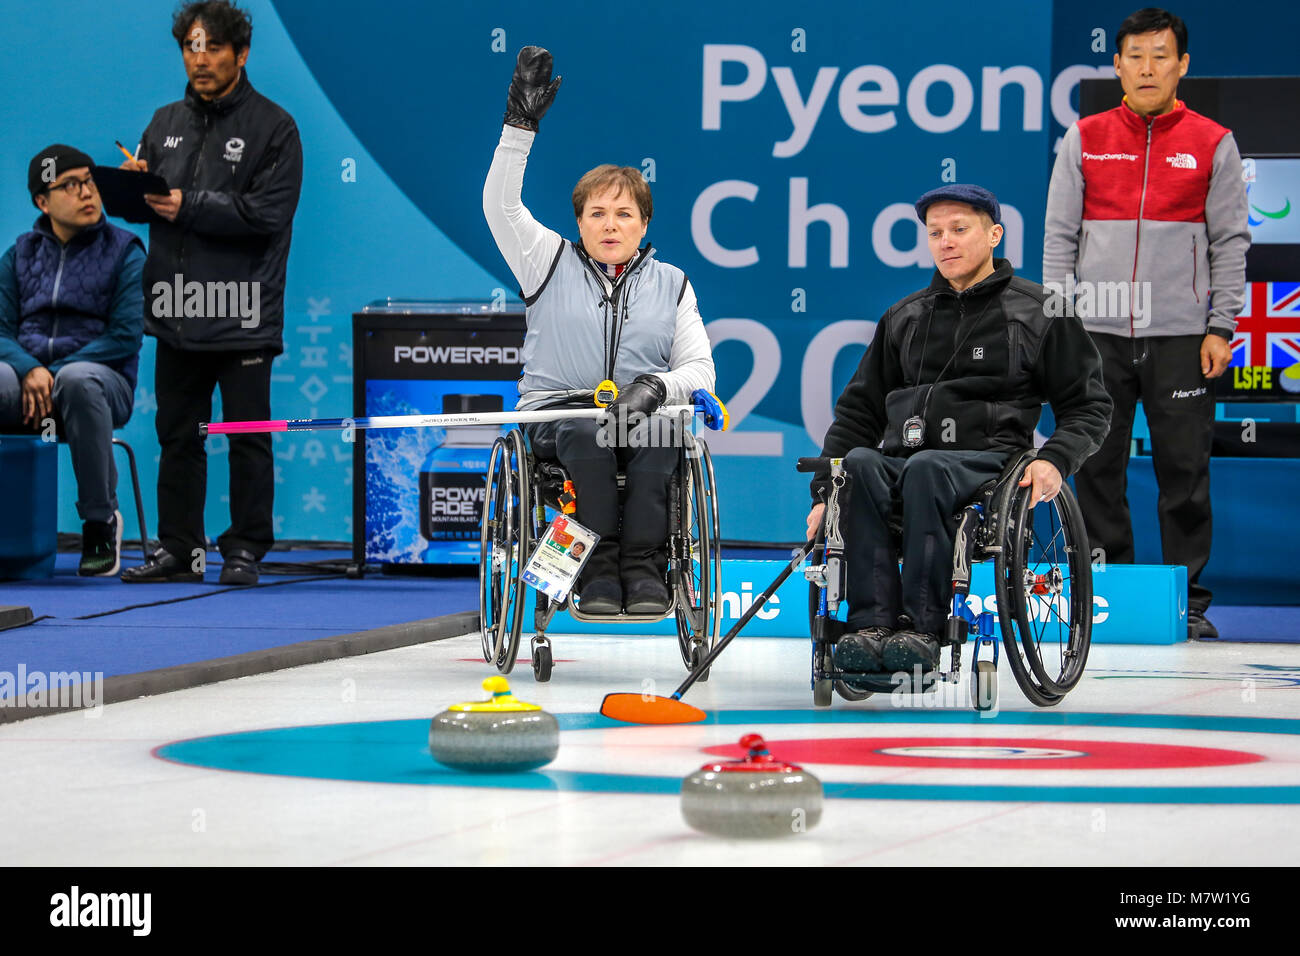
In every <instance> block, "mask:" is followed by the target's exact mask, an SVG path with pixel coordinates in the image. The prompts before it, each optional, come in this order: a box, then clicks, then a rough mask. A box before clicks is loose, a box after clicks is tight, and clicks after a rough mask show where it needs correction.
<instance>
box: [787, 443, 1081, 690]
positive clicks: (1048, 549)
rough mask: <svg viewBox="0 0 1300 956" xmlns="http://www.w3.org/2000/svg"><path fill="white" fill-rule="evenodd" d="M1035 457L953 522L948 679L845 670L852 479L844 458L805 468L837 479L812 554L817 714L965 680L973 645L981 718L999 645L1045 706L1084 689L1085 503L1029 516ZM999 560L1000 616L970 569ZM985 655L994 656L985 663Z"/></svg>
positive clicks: (896, 520) (1065, 497)
mask: <svg viewBox="0 0 1300 956" xmlns="http://www.w3.org/2000/svg"><path fill="white" fill-rule="evenodd" d="M1036 454H1037V453H1036V452H1035V451H1034V450H1033V449H1029V450H1028V451H1025V452H1022V453H1020V454H1018V455H1013V456H1012V457H1011V459H1010V460H1009V461H1008V463H1007V465H1006V467H1005V468H1004V469H1003V471H1002V473H1001V475H999V477H997V478H996V479H993V480H991V481H988V482H986V483H985V484H984V485H983V486H981V488H980V489H979V491H978V492H977V493H976V495H975V498H974V500H973V501H972V502H971V503H970V504H969V505H967V506H966V507H965V508H964V509H962V511H961V512H960V514H958V515H957V516H956V518H957V531H956V535H955V536H954V543H953V568H952V582H953V595H952V612H951V614H950V616H949V618H948V621H947V628H946V630H945V632H944V633H943V634H940V635H939V642H940V645H941V646H942V647H946V648H947V649H948V659H949V664H948V667H947V669H946V670H944V669H942V667H943V665H942V656H941V659H940V668H941V669H940V670H938V671H936V672H934V673H930V674H921V673H920V672H919V668H918V669H917V671H916V672H915V673H913V674H911V675H908V674H901V673H900V674H883V673H859V672H847V671H841V670H839V669H837V668H836V667H835V665H834V662H833V659H832V650H833V648H834V645H835V643H836V642H837V641H838V640H839V638H840V636H841V635H842V634H844V633H845V630H846V626H845V624H844V622H842V621H840V620H838V619H837V617H836V613H837V611H838V610H839V607H840V604H841V603H843V601H844V596H845V584H846V581H847V568H846V566H845V562H844V540H843V537H842V535H841V530H840V508H841V504H842V503H841V495H842V493H843V490H844V485H845V483H846V481H847V476H846V474H845V472H844V469H843V459H838V458H836V459H827V458H801V459H800V460H799V470H800V471H805V472H819V471H826V470H828V469H829V472H830V476H831V478H830V491H829V495H828V497H827V501H826V512H825V518H824V520H823V523H822V527H821V529H820V530H819V531H818V533H817V538H816V539H815V541H814V547H813V550H812V552H811V558H812V561H813V564H812V565H811V566H809V567H807V568H805V570H804V577H805V578H807V580H808V581H809V582H810V583H809V615H810V621H811V632H812V691H813V704H814V705H815V706H817V707H828V706H830V704H831V700H832V695H833V693H838V694H839V695H840V696H841V697H843V698H844V699H845V700H850V701H857V700H864V699H865V698H867V697H870V696H871V695H872V694H873V693H893V692H896V691H899V690H900V689H901V690H902V691H903V692H906V693H920V692H923V691H927V690H930V689H932V688H934V687H936V686H937V683H938V682H947V683H951V684H957V683H958V682H960V680H961V652H962V647H963V645H965V644H966V643H967V642H972V643H973V650H972V655H971V678H970V701H971V705H972V706H973V707H974V708H975V709H976V710H979V711H987V710H992V709H994V708H995V707H996V705H997V696H998V686H997V679H998V678H997V673H998V658H999V653H998V642H997V635H996V633H995V630H994V621H995V619H996V621H997V624H998V625H999V627H1000V631H1001V637H1002V647H1003V648H1004V649H1005V651H1006V654H1007V663H1008V664H1009V665H1010V667H1011V673H1012V674H1013V675H1014V677H1015V680H1016V683H1017V684H1019V685H1020V689H1021V691H1023V692H1024V695H1025V697H1026V698H1028V699H1029V701H1031V702H1032V703H1034V704H1036V705H1037V706H1039V707H1051V706H1053V705H1055V704H1059V703H1060V702H1061V701H1062V700H1064V699H1065V695H1066V694H1067V693H1068V692H1069V691H1070V690H1071V689H1073V688H1074V686H1075V685H1076V684H1078V682H1079V680H1080V678H1081V677H1082V676H1083V670H1084V666H1085V665H1086V664H1087V660H1088V649H1089V646H1090V644H1091V639H1092V564H1091V561H1090V558H1091V555H1090V553H1089V550H1088V538H1087V534H1086V532H1085V531H1084V526H1083V516H1082V514H1081V513H1080V511H1079V504H1078V501H1077V500H1076V499H1075V497H1074V494H1073V492H1072V491H1071V489H1070V486H1069V485H1068V484H1062V486H1061V490H1060V493H1059V494H1058V495H1057V496H1056V497H1055V498H1053V499H1052V501H1050V502H1046V503H1043V502H1040V503H1039V504H1038V505H1037V506H1036V507H1035V508H1033V509H1030V507H1029V497H1030V495H1029V492H1030V489H1029V488H1021V487H1020V486H1019V481H1020V479H1021V476H1022V475H1023V473H1024V470H1025V468H1027V467H1028V465H1029V463H1030V462H1031V461H1032V460H1033V459H1034V457H1035V456H1036ZM890 527H891V531H892V532H894V533H895V540H898V539H899V538H901V535H902V522H901V511H899V510H898V509H895V513H894V517H893V519H892V520H891V522H890ZM989 558H992V559H993V561H994V598H995V602H996V604H995V608H989V607H983V608H981V610H980V611H979V612H975V611H972V610H971V608H970V606H969V605H968V604H967V600H968V598H969V597H970V583H971V567H972V566H973V565H974V564H975V563H977V562H979V561H985V560H988V559H989ZM983 648H987V649H988V650H989V652H990V656H989V657H988V658H987V659H983V660H981V659H980V651H981V649H983Z"/></svg>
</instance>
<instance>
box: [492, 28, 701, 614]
mask: <svg viewBox="0 0 1300 956" xmlns="http://www.w3.org/2000/svg"><path fill="white" fill-rule="evenodd" d="M551 66H552V60H551V55H550V54H549V53H548V52H547V51H545V50H543V49H540V48H538V47H524V49H523V50H521V51H520V53H519V57H518V61H517V63H516V66H515V72H514V77H513V78H512V80H511V83H510V89H509V93H508V95H507V100H506V113H505V123H504V126H503V128H502V131H501V140H500V142H499V143H498V145H497V148H496V152H495V154H494V155H493V158H492V166H491V169H490V170H489V172H488V177H487V182H486V183H485V185H484V187H483V213H484V215H485V216H486V218H487V222H488V226H489V228H490V229H491V232H492V237H493V239H495V240H496V244H497V248H498V249H500V250H501V255H502V256H503V257H504V259H505V261H506V264H507V265H508V266H509V267H510V270H511V272H513V273H514V275H515V277H516V278H517V279H518V280H519V285H520V296H521V297H522V298H523V300H524V304H525V306H526V307H527V333H526V334H525V337H524V348H523V360H524V372H523V376H522V377H521V378H520V381H519V391H520V399H519V402H518V404H517V405H516V408H518V409H537V408H551V407H564V406H575V407H576V406H582V407H587V408H590V407H591V405H592V402H593V399H594V398H595V392H596V389H597V387H598V386H599V385H600V383H602V382H604V381H611V382H614V383H615V384H616V385H617V387H618V396H617V398H616V399H615V400H614V401H613V403H612V404H611V405H610V406H609V410H610V414H609V415H607V416H606V419H605V421H604V422H603V423H602V422H596V421H595V420H592V419H569V420H564V421H559V422H548V423H544V424H539V425H531V426H529V427H528V428H527V429H526V431H527V433H528V436H529V440H530V442H531V443H532V446H533V452H534V454H535V455H536V456H537V457H539V458H556V459H558V460H559V461H560V463H561V464H562V465H564V467H565V469H566V470H567V471H568V472H569V474H570V476H571V477H572V479H573V484H574V491H575V495H576V504H577V514H576V518H577V520H578V521H579V523H581V524H583V525H586V526H587V527H588V528H590V529H591V530H592V531H595V532H596V533H597V534H599V535H600V541H599V542H598V543H597V545H596V547H595V548H594V549H593V551H592V554H591V556H590V558H589V560H588V562H587V565H586V566H585V568H584V570H583V575H582V578H581V580H580V581H579V583H578V601H579V607H580V608H581V609H582V610H583V611H584V612H585V613H597V614H617V613H619V612H620V611H626V612H627V613H629V614H654V613H662V612H664V611H666V610H667V609H668V608H669V606H670V603H671V599H670V596H669V592H668V588H667V585H666V583H665V574H666V567H667V552H666V542H667V538H668V505H667V500H668V494H669V481H670V478H671V476H672V473H673V471H674V470H675V468H676V466H677V461H678V449H677V448H675V447H661V446H662V445H663V442H662V441H658V442H657V441H655V440H653V438H652V437H651V432H652V429H651V427H650V423H649V421H648V416H649V415H650V414H651V413H652V412H654V411H655V410H656V409H658V408H659V407H660V406H662V405H665V404H675V403H689V401H690V398H689V396H690V395H691V393H692V392H693V391H694V390H695V389H698V388H704V389H709V390H712V389H713V387H714V369H713V356H712V353H711V351H710V348H709V340H708V336H707V335H706V334H705V331H704V323H703V321H702V319H701V318H700V313H699V309H698V307H697V305H696V300H695V292H694V290H693V289H692V288H691V284H690V282H689V281H688V280H687V279H686V276H685V274H684V273H682V271H681V270H680V269H677V268H676V267H674V266H671V265H668V264H666V263H664V262H660V261H659V260H657V259H655V258H654V249H653V247H652V246H650V245H649V244H647V245H646V246H645V247H644V248H641V247H640V244H641V241H642V240H643V239H644V238H645V234H646V230H647V229H648V227H649V224H650V218H651V215H652V213H653V203H652V200H651V197H650V189H649V187H648V186H647V185H646V182H645V180H644V179H643V178H642V176H641V174H640V172H639V171H638V170H637V169H635V168H632V167H622V168H620V167H617V166H612V165H603V166H597V167H596V168H595V169H592V170H591V171H590V172H588V173H587V174H585V175H584V176H583V177H582V178H581V179H580V180H579V181H578V184H577V186H576V187H575V188H574V190H573V211H574V215H575V216H576V218H577V226H578V234H579V238H580V241H579V242H572V241H566V240H565V239H564V238H563V237H561V236H560V234H559V233H557V232H554V231H553V230H550V229H547V228H546V227H544V226H543V225H541V224H540V223H539V222H537V220H535V219H534V218H533V216H532V214H531V213H529V211H528V209H527V207H525V206H524V204H523V202H522V199H521V196H522V192H523V178H524V169H525V166H526V165H527V160H528V153H529V150H530V149H531V148H532V145H533V140H534V139H535V137H536V134H537V128H538V122H539V121H540V120H541V118H542V115H543V114H544V113H545V112H546V110H547V109H548V108H549V107H550V105H551V103H552V101H553V100H554V98H555V93H556V91H557V89H558V88H559V86H560V78H559V77H556V78H555V79H554V80H552V78H551ZM654 434H659V431H658V430H654ZM620 469H622V470H623V472H624V475H625V482H624V489H623V501H622V503H621V504H620V501H619V490H618V485H617V480H616V473H617V471H618V470H620Z"/></svg>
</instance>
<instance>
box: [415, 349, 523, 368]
mask: <svg viewBox="0 0 1300 956" xmlns="http://www.w3.org/2000/svg"><path fill="white" fill-rule="evenodd" d="M404 362H405V363H413V364H416V365H519V364H520V363H521V360H520V358H519V349H518V348H517V347H515V346H512V345H506V346H498V345H489V346H479V345H395V346H393V364H394V365H401V364H402V363H404Z"/></svg>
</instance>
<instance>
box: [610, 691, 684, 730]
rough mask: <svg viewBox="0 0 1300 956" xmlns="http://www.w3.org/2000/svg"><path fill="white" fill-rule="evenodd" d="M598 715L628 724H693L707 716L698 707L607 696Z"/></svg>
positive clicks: (640, 696)
mask: <svg viewBox="0 0 1300 956" xmlns="http://www.w3.org/2000/svg"><path fill="white" fill-rule="evenodd" d="M600 712H601V713H602V714H604V715H605V716H606V717H609V718H611V719H612V720H621V721H623V722H624V723H627V724H696V723H699V722H700V721H701V720H703V719H704V718H705V716H706V715H705V713H704V711H702V710H700V708H698V707H692V706H691V705H690V704H683V703H682V702H681V701H680V700H673V698H671V697H655V696H653V695H651V694H606V695H605V701H604V703H602V704H601V705H600Z"/></svg>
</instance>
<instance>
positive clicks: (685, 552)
mask: <svg viewBox="0 0 1300 956" xmlns="http://www.w3.org/2000/svg"><path fill="white" fill-rule="evenodd" d="M685 437H686V454H685V455H684V456H683V459H682V466H681V468H680V469H679V476H678V480H677V482H676V487H677V501H676V504H675V506H674V507H675V508H676V509H677V519H676V531H675V533H674V534H673V541H672V543H671V545H670V547H671V549H672V552H673V554H672V566H673V570H672V577H673V590H674V591H675V592H676V594H675V597H676V605H675V608H674V616H675V617H676V619H677V645H678V648H679V649H680V650H681V654H682V661H683V663H685V664H686V667H687V668H688V669H691V670H694V668H695V664H697V663H698V662H699V661H700V660H702V659H703V655H702V654H701V655H700V656H698V657H697V656H696V650H695V649H696V647H697V646H698V647H700V648H702V649H703V652H704V653H705V654H707V653H708V652H709V651H710V650H711V649H712V648H713V646H714V645H715V644H716V643H717V641H718V624H719V613H718V611H719V608H720V606H721V603H722V553H721V548H720V545H719V538H718V499H717V495H716V494H715V486H714V480H713V460H712V458H711V457H710V456H709V449H708V447H707V446H706V445H705V444H704V443H703V442H701V441H698V440H697V439H695V437H694V436H692V435H691V434H690V433H689V432H687V433H686V435H685ZM704 679H705V678H704V677H701V678H700V680H704Z"/></svg>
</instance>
